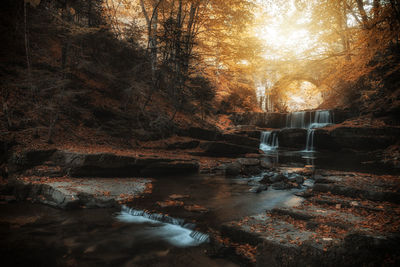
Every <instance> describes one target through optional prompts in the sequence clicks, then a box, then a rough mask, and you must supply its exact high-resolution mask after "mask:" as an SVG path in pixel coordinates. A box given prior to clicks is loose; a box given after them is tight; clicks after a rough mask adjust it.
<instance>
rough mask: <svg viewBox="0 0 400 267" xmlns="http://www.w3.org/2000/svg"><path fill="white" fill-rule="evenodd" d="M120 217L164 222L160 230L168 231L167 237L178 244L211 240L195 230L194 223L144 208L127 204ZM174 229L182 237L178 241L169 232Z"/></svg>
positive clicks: (128, 219)
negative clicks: (137, 208) (135, 207)
mask: <svg viewBox="0 0 400 267" xmlns="http://www.w3.org/2000/svg"><path fill="white" fill-rule="evenodd" d="M118 218H119V219H120V220H121V221H125V222H134V223H162V226H161V228H160V229H158V230H159V231H162V232H165V233H167V237H166V238H167V239H168V241H169V242H171V243H173V244H174V245H177V246H187V245H198V244H201V243H204V242H209V241H210V237H209V235H208V234H205V233H201V232H198V231H195V230H193V229H194V228H195V227H196V225H195V224H193V223H187V222H185V220H183V219H179V218H174V217H171V216H168V215H164V214H159V213H149V212H146V211H143V210H136V209H131V208H129V207H127V206H125V205H124V206H122V207H121V212H120V215H119V216H118ZM171 229H172V230H173V232H176V233H177V235H178V236H181V238H179V239H182V240H180V241H177V239H176V238H174V237H170V234H168V232H170V231H171Z"/></svg>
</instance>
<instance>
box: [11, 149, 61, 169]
mask: <svg viewBox="0 0 400 267" xmlns="http://www.w3.org/2000/svg"><path fill="white" fill-rule="evenodd" d="M55 152H56V149H48V150H28V151H24V152H22V153H19V154H13V155H12V156H11V159H10V162H9V163H10V172H16V171H21V170H25V169H28V168H32V167H34V166H37V165H41V164H42V163H43V162H45V161H47V160H49V159H50V157H52V155H53V154H54V153H55Z"/></svg>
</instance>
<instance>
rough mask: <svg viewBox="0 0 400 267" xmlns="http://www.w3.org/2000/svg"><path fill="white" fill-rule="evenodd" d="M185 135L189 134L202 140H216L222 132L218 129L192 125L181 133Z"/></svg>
mask: <svg viewBox="0 0 400 267" xmlns="http://www.w3.org/2000/svg"><path fill="white" fill-rule="evenodd" d="M180 134H181V135H183V136H189V137H192V138H196V139H200V140H209V141H215V140H217V139H219V137H220V133H219V132H218V131H217V130H210V129H204V128H199V127H190V128H189V129H187V130H183V131H181V133H180Z"/></svg>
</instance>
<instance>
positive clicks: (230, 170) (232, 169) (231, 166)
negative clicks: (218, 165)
mask: <svg viewBox="0 0 400 267" xmlns="http://www.w3.org/2000/svg"><path fill="white" fill-rule="evenodd" d="M241 171H242V165H241V164H240V163H238V162H232V163H228V164H226V165H225V174H226V175H231V176H236V175H239V174H240V172H241Z"/></svg>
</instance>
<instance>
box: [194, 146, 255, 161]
mask: <svg viewBox="0 0 400 267" xmlns="http://www.w3.org/2000/svg"><path fill="white" fill-rule="evenodd" d="M200 148H202V149H203V150H204V154H206V155H209V156H227V157H232V156H237V155H243V154H247V153H259V151H258V148H257V147H249V146H241V145H235V144H230V143H225V142H202V143H200Z"/></svg>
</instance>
